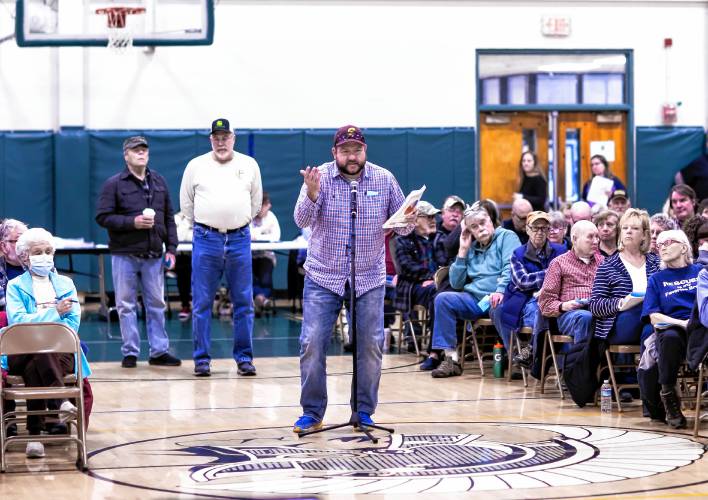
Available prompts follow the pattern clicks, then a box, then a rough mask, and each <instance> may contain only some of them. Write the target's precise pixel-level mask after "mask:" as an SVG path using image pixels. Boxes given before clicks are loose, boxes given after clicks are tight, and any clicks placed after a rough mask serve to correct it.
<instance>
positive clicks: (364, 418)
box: [355, 411, 376, 431]
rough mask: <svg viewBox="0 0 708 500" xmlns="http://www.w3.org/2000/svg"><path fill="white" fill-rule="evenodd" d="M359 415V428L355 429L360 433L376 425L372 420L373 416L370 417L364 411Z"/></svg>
mask: <svg viewBox="0 0 708 500" xmlns="http://www.w3.org/2000/svg"><path fill="white" fill-rule="evenodd" d="M357 413H358V414H359V426H357V427H355V429H356V430H358V431H359V430H362V428H364V427H369V426H372V425H376V424H374V421H373V420H371V415H369V414H368V413H364V412H363V411H359V412H357Z"/></svg>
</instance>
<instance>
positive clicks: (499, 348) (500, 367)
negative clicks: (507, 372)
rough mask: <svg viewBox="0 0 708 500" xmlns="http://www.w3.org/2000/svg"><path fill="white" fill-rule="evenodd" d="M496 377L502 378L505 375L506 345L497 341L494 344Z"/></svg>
mask: <svg viewBox="0 0 708 500" xmlns="http://www.w3.org/2000/svg"><path fill="white" fill-rule="evenodd" d="M492 353H493V355H494V378H502V377H503V376H504V346H503V345H502V344H500V343H499V342H497V343H496V344H494V350H493V351H492Z"/></svg>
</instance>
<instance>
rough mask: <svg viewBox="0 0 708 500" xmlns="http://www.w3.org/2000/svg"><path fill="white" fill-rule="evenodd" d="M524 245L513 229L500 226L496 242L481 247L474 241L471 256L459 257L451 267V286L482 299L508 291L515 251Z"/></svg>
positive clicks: (497, 230) (495, 232)
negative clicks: (512, 255) (512, 258)
mask: <svg viewBox="0 0 708 500" xmlns="http://www.w3.org/2000/svg"><path fill="white" fill-rule="evenodd" d="M520 245H521V242H520V241H519V237H518V236H516V234H515V233H514V232H513V231H509V230H508V229H504V228H501V227H498V228H496V229H495V230H494V234H493V235H492V241H491V242H490V243H489V245H487V246H486V247H481V246H480V245H479V242H478V241H475V242H474V243H472V246H471V247H470V250H469V252H468V254H467V257H465V258H464V259H461V258H459V257H458V258H456V259H455V261H454V262H453V263H452V265H451V266H450V286H452V288H454V289H455V290H463V289H464V291H466V292H468V293H471V294H472V295H473V296H474V297H475V298H476V299H477V300H481V299H482V298H484V297H485V296H486V295H489V294H490V293H494V292H498V293H504V290H506V286H507V285H508V284H509V280H510V279H511V254H512V252H513V251H514V250H515V249H516V248H518V247H519V246H520Z"/></svg>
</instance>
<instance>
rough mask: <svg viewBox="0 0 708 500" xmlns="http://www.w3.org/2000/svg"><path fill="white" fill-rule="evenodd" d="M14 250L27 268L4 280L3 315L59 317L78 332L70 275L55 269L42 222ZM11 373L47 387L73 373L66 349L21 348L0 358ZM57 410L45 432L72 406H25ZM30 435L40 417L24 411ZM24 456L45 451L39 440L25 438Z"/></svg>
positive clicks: (30, 319) (14, 319)
mask: <svg viewBox="0 0 708 500" xmlns="http://www.w3.org/2000/svg"><path fill="white" fill-rule="evenodd" d="M16 251H17V256H18V258H19V260H20V262H21V263H22V265H23V267H24V268H25V269H26V271H25V272H24V273H23V274H21V275H20V276H18V277H16V278H15V279H13V280H11V281H10V282H9V283H8V285H7V295H6V299H7V319H8V323H9V324H10V325H13V324H15V323H40V322H57V323H63V324H64V325H66V326H68V327H69V328H71V329H72V330H74V331H76V332H78V330H79V324H80V322H81V307H80V306H79V303H78V300H77V295H76V287H75V286H74V283H73V282H72V281H71V279H69V278H67V277H66V276H60V275H59V274H57V272H56V270H55V269H54V238H53V237H52V235H51V234H50V233H49V232H48V231H46V230H45V229H42V228H32V229H28V230H27V231H25V233H24V234H22V236H20V237H19V238H18V240H17V245H16ZM0 362H1V363H2V365H3V368H6V369H7V370H8V372H9V373H10V374H11V375H21V376H22V377H23V378H24V381H25V385H26V386H27V387H51V386H61V385H63V377H64V375H67V374H69V373H74V372H75V368H74V357H73V356H72V355H71V354H23V355H13V356H7V357H4V356H3V359H2V360H0ZM81 363H82V370H83V375H84V377H85V378H86V377H88V376H89V375H91V369H90V368H89V366H88V363H87V361H86V357H85V356H84V354H83V352H82V353H81ZM84 396H85V397H84V399H85V408H84V413H85V414H86V425H88V413H90V410H91V403H92V402H93V398H92V395H91V386H90V385H88V381H87V380H85V381H84ZM47 407H48V408H49V409H56V410H60V411H61V413H59V423H58V424H54V425H53V426H50V425H49V424H47V430H48V431H49V433H50V434H51V433H56V434H60V433H66V432H67V429H66V426H65V425H64V422H66V421H67V420H69V419H70V418H71V417H72V415H75V414H76V411H77V410H76V407H75V406H74V405H73V404H72V403H71V402H70V401H68V400H63V401H61V400H59V401H57V400H47V401H44V400H29V401H27V409H28V410H44V409H46V408H47ZM27 430H28V432H29V434H30V435H39V434H40V432H41V431H42V421H41V419H40V417H38V416H36V415H30V416H28V417H27ZM26 454H27V457H28V458H41V457H43V456H44V446H43V445H42V443H39V442H30V443H27V450H26Z"/></svg>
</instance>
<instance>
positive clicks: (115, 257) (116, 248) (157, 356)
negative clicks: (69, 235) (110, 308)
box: [96, 136, 181, 368]
mask: <svg viewBox="0 0 708 500" xmlns="http://www.w3.org/2000/svg"><path fill="white" fill-rule="evenodd" d="M123 158H124V159H125V164H126V168H125V169H124V170H123V171H122V172H120V173H118V174H116V175H114V176H113V177H110V178H109V179H108V180H107V181H106V182H105V183H104V184H103V188H102V189H101V194H100V196H99V199H98V208H97V211H96V222H98V224H100V225H101V226H103V227H105V228H106V229H108V248H109V249H110V251H111V257H112V261H111V262H112V265H113V286H114V288H115V293H116V308H117V309H118V318H119V320H120V333H121V336H122V337H123V346H122V348H121V350H122V352H123V362H122V366H123V368H135V366H136V364H137V359H138V355H139V354H140V334H139V333H138V321H137V313H136V303H137V292H138V282H140V284H141V288H142V294H143V301H144V302H145V311H146V317H147V318H146V319H147V321H146V322H147V336H148V343H149V344H150V359H149V363H150V364H151V365H163V366H179V365H180V364H181V361H180V360H179V359H177V358H175V357H174V356H172V355H171V354H170V353H169V347H170V345H169V339H168V338H167V332H166V331H165V300H164V269H163V245H165V246H166V247H167V253H165V254H164V263H165V265H166V266H167V268H168V269H172V268H173V267H174V265H175V251H176V250H177V227H176V225H175V218H174V213H173V211H172V204H171V202H170V193H169V190H168V189H167V183H166V182H165V179H164V178H163V177H162V176H161V175H160V174H158V173H157V172H154V171H152V170H150V169H149V168H148V166H147V164H148V159H149V153H148V143H147V140H145V138H144V137H140V136H135V137H130V138H128V139H126V140H125V142H123Z"/></svg>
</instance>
